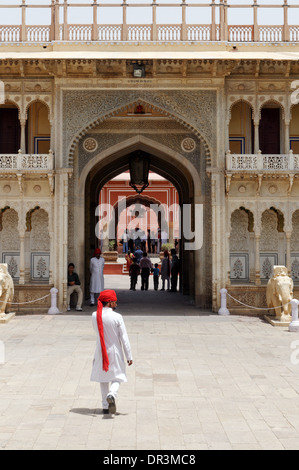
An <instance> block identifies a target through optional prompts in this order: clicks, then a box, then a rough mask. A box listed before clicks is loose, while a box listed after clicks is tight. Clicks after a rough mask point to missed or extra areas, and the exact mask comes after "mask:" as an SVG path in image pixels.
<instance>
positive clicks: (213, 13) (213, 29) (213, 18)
mask: <svg viewBox="0 0 299 470" xmlns="http://www.w3.org/2000/svg"><path fill="white" fill-rule="evenodd" d="M211 8H212V12H211V14H212V24H211V41H216V7H215V0H212V5H211Z"/></svg>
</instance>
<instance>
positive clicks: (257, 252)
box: [255, 230, 261, 286]
mask: <svg viewBox="0 0 299 470" xmlns="http://www.w3.org/2000/svg"><path fill="white" fill-rule="evenodd" d="M260 239H261V233H260V230H256V231H255V285H256V286H260V285H261V268H260Z"/></svg>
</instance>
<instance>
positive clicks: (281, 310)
mask: <svg viewBox="0 0 299 470" xmlns="http://www.w3.org/2000/svg"><path fill="white" fill-rule="evenodd" d="M293 288H294V283H293V280H292V278H290V277H289V276H288V270H287V268H286V267H285V266H274V268H273V276H272V277H271V278H270V279H269V281H268V284H267V290H266V298H267V306H268V307H269V308H274V309H275V314H276V319H277V320H280V321H282V322H290V321H291V319H292V317H291V312H292V306H291V304H290V302H291V300H292V299H293ZM271 313H272V312H271Z"/></svg>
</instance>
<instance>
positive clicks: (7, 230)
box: [0, 205, 20, 251]
mask: <svg viewBox="0 0 299 470" xmlns="http://www.w3.org/2000/svg"><path fill="white" fill-rule="evenodd" d="M5 217H8V221H9V223H8V224H5V223H4V222H3V219H4V218H5ZM0 230H1V249H2V251H10V250H12V251H18V250H19V246H20V238H19V235H20V217H19V212H18V210H17V209H16V207H13V205H5V206H4V207H3V209H1V211H0Z"/></svg>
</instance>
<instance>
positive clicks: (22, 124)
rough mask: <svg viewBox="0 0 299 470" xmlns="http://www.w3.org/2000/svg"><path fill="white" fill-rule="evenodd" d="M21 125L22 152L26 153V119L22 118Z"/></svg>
mask: <svg viewBox="0 0 299 470" xmlns="http://www.w3.org/2000/svg"><path fill="white" fill-rule="evenodd" d="M20 125H21V141H20V150H21V151H22V153H26V119H20Z"/></svg>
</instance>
